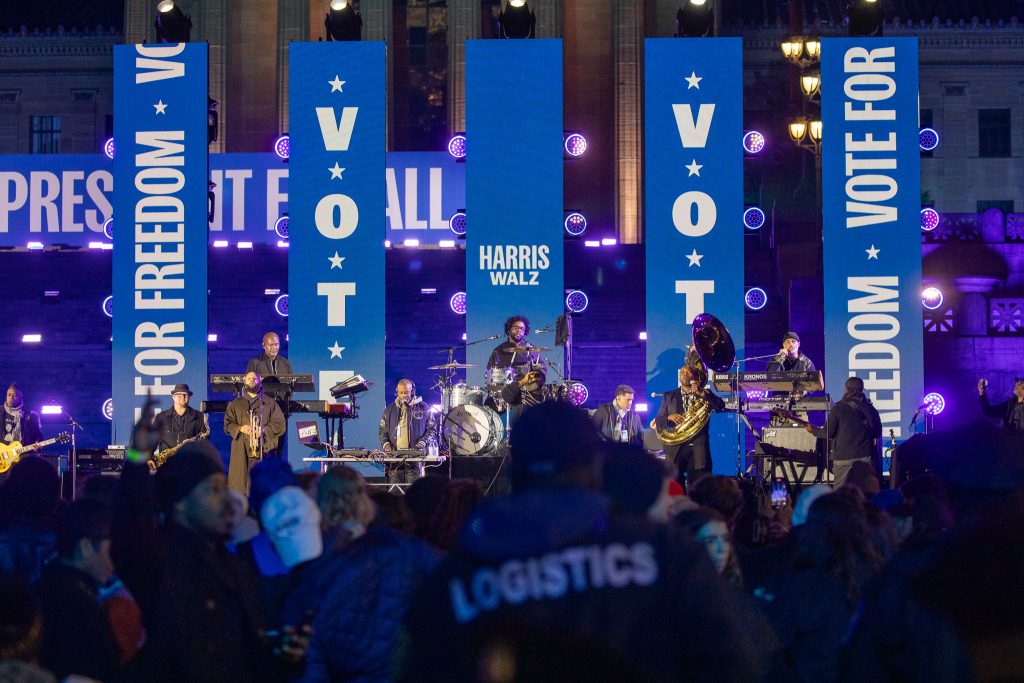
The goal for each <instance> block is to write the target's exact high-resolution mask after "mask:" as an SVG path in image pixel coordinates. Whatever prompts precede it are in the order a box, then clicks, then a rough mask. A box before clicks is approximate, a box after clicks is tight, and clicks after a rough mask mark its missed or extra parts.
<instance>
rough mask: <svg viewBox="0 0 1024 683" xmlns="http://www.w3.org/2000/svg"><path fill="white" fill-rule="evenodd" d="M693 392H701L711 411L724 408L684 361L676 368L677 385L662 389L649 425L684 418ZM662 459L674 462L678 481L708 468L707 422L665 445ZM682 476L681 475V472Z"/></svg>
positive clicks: (675, 422)
mask: <svg viewBox="0 0 1024 683" xmlns="http://www.w3.org/2000/svg"><path fill="white" fill-rule="evenodd" d="M697 396H703V397H704V399H705V400H706V401H707V402H708V406H709V407H710V408H711V410H713V411H714V412H718V411H720V410H724V409H725V401H723V400H722V399H721V398H720V397H718V396H716V395H715V393H714V392H712V391H708V390H707V389H705V388H704V387H702V386H700V383H699V382H698V380H697V377H696V375H695V373H694V371H693V369H692V368H690V367H689V366H686V365H684V366H683V367H681V368H679V388H678V389H673V390H672V391H668V392H665V394H664V395H663V396H662V399H661V407H660V408H659V409H658V414H657V415H656V416H655V417H654V420H652V421H651V427H652V428H657V429H659V430H663V429H667V428H668V425H669V423H671V424H673V425H679V424H682V423H683V422H685V420H686V417H685V416H686V412H687V410H689V408H690V403H691V402H692V401H693V400H694V398H696V397H697ZM665 460H666V461H670V462H675V464H676V467H678V468H679V483H681V484H684V485H685V482H686V481H690V482H693V481H694V480H695V479H696V477H697V475H698V474H700V473H702V472H710V471H711V444H710V442H709V439H708V425H707V424H705V425H704V428H703V429H701V430H700V431H699V432H698V433H697V435H696V436H694V437H693V438H692V439H690V440H689V441H687V442H685V443H682V444H678V445H673V446H670V445H666V446H665ZM684 474H685V475H686V479H683V475H684Z"/></svg>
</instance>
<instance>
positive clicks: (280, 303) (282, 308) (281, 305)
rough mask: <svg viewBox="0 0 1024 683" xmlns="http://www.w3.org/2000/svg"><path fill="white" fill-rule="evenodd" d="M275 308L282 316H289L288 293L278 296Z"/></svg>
mask: <svg viewBox="0 0 1024 683" xmlns="http://www.w3.org/2000/svg"><path fill="white" fill-rule="evenodd" d="M274 310H275V311H277V314H278V315H279V316H281V317H282V318H287V317H288V295H287V294H282V295H281V296H279V297H277V300H276V301H275V302H274Z"/></svg>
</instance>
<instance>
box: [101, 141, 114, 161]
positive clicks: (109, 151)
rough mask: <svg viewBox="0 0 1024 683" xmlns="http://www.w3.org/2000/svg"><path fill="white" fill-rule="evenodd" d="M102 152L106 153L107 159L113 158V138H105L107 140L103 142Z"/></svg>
mask: <svg viewBox="0 0 1024 683" xmlns="http://www.w3.org/2000/svg"><path fill="white" fill-rule="evenodd" d="M103 153H104V154H106V155H107V158H108V159H113V158H114V138H107V141H106V142H104V143H103Z"/></svg>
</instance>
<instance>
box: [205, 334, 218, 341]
mask: <svg viewBox="0 0 1024 683" xmlns="http://www.w3.org/2000/svg"><path fill="white" fill-rule="evenodd" d="M206 341H207V342H209V343H213V342H216V341H217V335H216V334H208V335H206Z"/></svg>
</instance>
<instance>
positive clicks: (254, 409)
mask: <svg viewBox="0 0 1024 683" xmlns="http://www.w3.org/2000/svg"><path fill="white" fill-rule="evenodd" d="M285 428H286V427H285V420H284V413H283V412H281V407H280V406H278V405H277V401H275V400H274V399H273V398H271V397H269V396H267V395H266V393H265V392H264V391H263V380H262V378H261V377H260V376H259V375H258V374H257V373H255V372H247V373H245V379H244V380H243V388H242V394H241V395H240V396H239V397H238V398H236V399H235V400H233V401H232V402H231V403H229V404H228V407H227V410H225V411H224V431H225V432H227V434H228V435H229V436H230V437H231V461H230V463H229V464H228V487H229V488H232V489H234V490H236V491H240V492H241V493H243V494H245V495H246V496H248V495H249V470H251V469H252V468H253V467H254V466H255V465H256V463H258V462H259V461H260V460H262V459H263V458H268V457H269V458H279V457H281V454H280V451H279V450H278V443H279V440H280V438H281V437H282V436H283V435H284V432H285Z"/></svg>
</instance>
